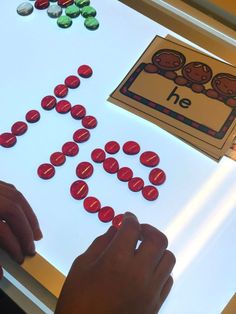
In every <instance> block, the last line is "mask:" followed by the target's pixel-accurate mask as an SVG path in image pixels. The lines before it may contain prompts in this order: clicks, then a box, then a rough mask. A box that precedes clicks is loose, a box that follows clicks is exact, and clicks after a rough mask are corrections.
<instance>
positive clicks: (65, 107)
mask: <svg viewBox="0 0 236 314" xmlns="http://www.w3.org/2000/svg"><path fill="white" fill-rule="evenodd" d="M70 110H71V103H70V102H69V101H68V100H60V101H58V103H57V104H56V111H57V112H58V113H67V112H69V111H70Z"/></svg>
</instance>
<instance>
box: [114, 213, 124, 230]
mask: <svg viewBox="0 0 236 314" xmlns="http://www.w3.org/2000/svg"><path fill="white" fill-rule="evenodd" d="M123 218H124V215H123V214H119V215H116V216H115V217H114V218H113V219H112V226H114V227H115V228H116V229H119V228H120V227H121V225H122V222H123Z"/></svg>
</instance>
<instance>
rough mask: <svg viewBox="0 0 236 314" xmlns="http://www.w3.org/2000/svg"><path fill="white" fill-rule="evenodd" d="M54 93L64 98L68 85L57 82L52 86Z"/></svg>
mask: <svg viewBox="0 0 236 314" xmlns="http://www.w3.org/2000/svg"><path fill="white" fill-rule="evenodd" d="M54 94H55V96H56V97H58V98H64V97H66V95H67V94H68V87H67V86H66V85H64V84H59V85H57V86H56V87H55V88H54Z"/></svg>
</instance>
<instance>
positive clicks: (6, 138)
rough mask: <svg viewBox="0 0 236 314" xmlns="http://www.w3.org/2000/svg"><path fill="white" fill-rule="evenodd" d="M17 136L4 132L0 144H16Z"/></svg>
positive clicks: (6, 145)
mask: <svg viewBox="0 0 236 314" xmlns="http://www.w3.org/2000/svg"><path fill="white" fill-rule="evenodd" d="M16 141H17V140H16V137H15V135H14V134H12V133H8V132H6V133H2V134H1V135H0V145H1V146H3V147H6V148H9V147H12V146H14V145H15V144H16Z"/></svg>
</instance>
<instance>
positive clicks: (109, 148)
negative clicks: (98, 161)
mask: <svg viewBox="0 0 236 314" xmlns="http://www.w3.org/2000/svg"><path fill="white" fill-rule="evenodd" d="M119 150H120V145H119V143H117V142H116V141H110V142H107V143H106V145H105V151H106V152H107V153H108V154H116V153H118V151H119Z"/></svg>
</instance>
